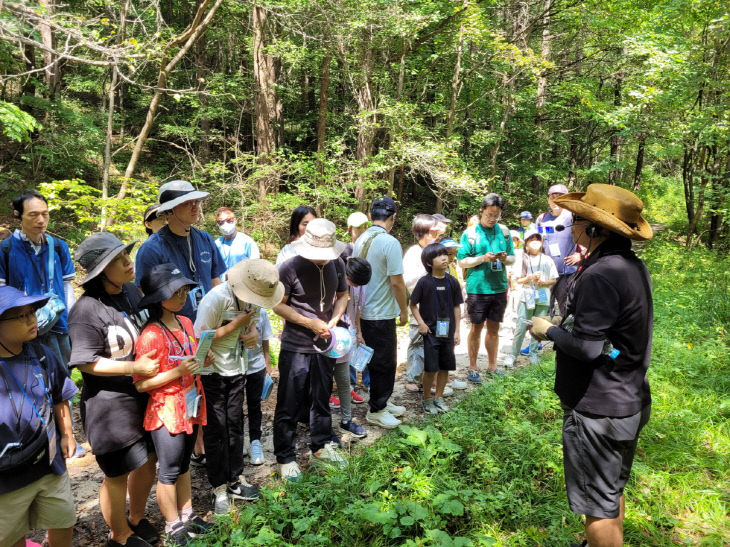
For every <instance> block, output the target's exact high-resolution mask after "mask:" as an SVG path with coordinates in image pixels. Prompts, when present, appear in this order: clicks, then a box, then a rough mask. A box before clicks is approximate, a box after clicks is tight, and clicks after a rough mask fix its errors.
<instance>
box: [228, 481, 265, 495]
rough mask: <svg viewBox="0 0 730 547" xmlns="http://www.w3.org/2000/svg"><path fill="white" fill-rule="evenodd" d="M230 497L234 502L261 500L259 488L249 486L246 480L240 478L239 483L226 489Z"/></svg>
mask: <svg viewBox="0 0 730 547" xmlns="http://www.w3.org/2000/svg"><path fill="white" fill-rule="evenodd" d="M226 492H228V495H229V496H230V497H231V498H233V499H234V500H244V501H253V500H257V499H259V495H260V493H259V487H258V486H254V485H253V484H249V483H248V482H247V481H246V479H244V478H243V477H240V478H239V479H238V482H234V483H233V484H229V485H228V488H226Z"/></svg>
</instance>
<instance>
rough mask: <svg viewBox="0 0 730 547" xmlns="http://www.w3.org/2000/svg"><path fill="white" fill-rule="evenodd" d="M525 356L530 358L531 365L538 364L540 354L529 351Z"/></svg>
mask: <svg viewBox="0 0 730 547" xmlns="http://www.w3.org/2000/svg"><path fill="white" fill-rule="evenodd" d="M527 358H528V359H529V360H530V364H531V365H539V364H540V356H539V355H538V354H536V353H531V354H530V355H528V356H527Z"/></svg>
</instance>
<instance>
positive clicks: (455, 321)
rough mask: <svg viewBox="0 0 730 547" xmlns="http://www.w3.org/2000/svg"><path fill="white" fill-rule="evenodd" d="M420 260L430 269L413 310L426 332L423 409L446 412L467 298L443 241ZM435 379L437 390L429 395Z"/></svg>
mask: <svg viewBox="0 0 730 547" xmlns="http://www.w3.org/2000/svg"><path fill="white" fill-rule="evenodd" d="M421 261H422V262H423V265H424V266H425V268H426V271H427V272H428V275H424V276H423V277H422V278H421V279H419V280H418V283H417V284H416V288H415V289H414V290H413V294H411V304H410V306H411V313H413V317H415V319H416V321H417V322H418V332H420V333H421V334H422V335H423V354H424V373H423V393H424V395H423V397H424V399H423V409H424V410H425V411H426V412H429V413H431V414H438V413H439V412H447V411H448V410H449V407H448V406H447V405H446V403H445V402H444V399H443V393H444V387H445V386H446V382H447V380H448V378H449V371H450V370H456V359H455V357H454V346H455V345H458V344H459V340H460V338H461V336H460V322H461V308H460V305H461V303H462V302H463V301H464V300H463V298H462V296H461V288H460V287H459V283H458V282H457V281H456V279H455V278H454V277H453V276H452V275H449V274H448V273H447V270H448V268H449V254H448V250H447V249H446V247H444V246H443V245H441V244H440V243H432V244H431V245H427V246H426V247H425V248H424V249H423V253H422V254H421ZM434 378H435V380H436V394H435V396H434V397H430V394H431V386H432V385H433V382H434Z"/></svg>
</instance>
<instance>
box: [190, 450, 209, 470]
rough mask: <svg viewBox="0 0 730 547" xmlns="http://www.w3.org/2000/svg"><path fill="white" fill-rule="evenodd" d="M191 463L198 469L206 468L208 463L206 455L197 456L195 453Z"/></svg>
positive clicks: (191, 456) (192, 455) (191, 457)
mask: <svg viewBox="0 0 730 547" xmlns="http://www.w3.org/2000/svg"><path fill="white" fill-rule="evenodd" d="M190 463H191V464H193V465H195V466H198V467H205V464H206V463H207V461H206V459H205V454H195V453H194V452H193V453H192V454H191V455H190Z"/></svg>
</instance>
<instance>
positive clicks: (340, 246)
mask: <svg viewBox="0 0 730 547" xmlns="http://www.w3.org/2000/svg"><path fill="white" fill-rule="evenodd" d="M291 246H292V247H293V248H294V250H295V251H296V252H297V254H298V255H299V256H301V257H303V258H307V259H309V260H335V259H336V258H339V256H340V255H341V254H342V251H343V250H344V249H345V247H346V245H345V244H344V243H342V242H341V241H337V239H335V225H334V224H333V223H332V222H330V221H329V220H327V219H326V218H315V219H314V220H312V221H311V222H310V223H309V224H307V229H306V230H305V231H304V235H303V236H302V237H300V238H299V239H297V240H296V241H294V242H292V244H291Z"/></svg>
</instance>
